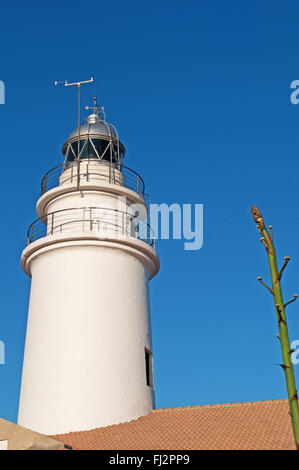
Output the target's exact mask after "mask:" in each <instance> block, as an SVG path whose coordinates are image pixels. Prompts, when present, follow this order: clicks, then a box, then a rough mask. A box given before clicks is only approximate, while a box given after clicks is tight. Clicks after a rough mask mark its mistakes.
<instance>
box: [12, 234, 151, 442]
mask: <svg viewBox="0 0 299 470" xmlns="http://www.w3.org/2000/svg"><path fill="white" fill-rule="evenodd" d="M56 247H57V248H56ZM31 273H32V285H31V294H30V306H29V314H28V327H27V335H26V347H25V356H24V365H23V378H22V386H21V396H20V407H19V419H18V424H20V425H22V426H25V427H27V428H29V429H32V430H34V431H38V432H41V433H45V434H57V433H65V432H70V431H76V430H86V429H92V428H95V427H100V426H106V425H110V424H115V423H119V422H123V421H129V420H132V419H135V418H137V417H139V416H142V415H144V414H146V413H147V412H149V411H150V410H151V409H152V407H153V406H154V395H153V390H152V389H151V388H150V387H148V386H147V385H146V376H145V356H144V348H145V347H147V348H148V349H150V350H151V349H152V344H151V327H150V314H149V298H148V283H147V272H146V270H145V268H144V265H143V263H142V262H141V261H139V260H138V259H137V258H135V257H134V256H133V255H131V254H128V253H125V252H124V251H122V250H121V249H113V248H105V247H103V246H80V244H78V245H76V242H70V244H69V245H68V246H65V245H64V246H63V247H61V248H59V244H57V245H55V246H54V249H53V246H52V247H51V250H49V251H47V250H45V251H44V252H42V253H41V254H39V255H36V254H35V257H34V260H33V261H32V264H31Z"/></svg>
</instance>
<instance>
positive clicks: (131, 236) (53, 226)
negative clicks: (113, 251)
mask: <svg viewBox="0 0 299 470" xmlns="http://www.w3.org/2000/svg"><path fill="white" fill-rule="evenodd" d="M138 216H139V214H138V213H132V212H125V211H120V210H116V209H113V208H111V207H107V208H105V207H80V208H70V209H63V210H59V211H56V212H52V213H47V214H45V215H44V216H42V217H40V218H39V219H37V220H35V221H34V222H33V223H32V224H31V225H30V227H29V229H28V232H27V245H30V244H32V243H34V242H36V241H37V240H40V239H42V238H45V241H47V243H49V244H51V243H55V242H59V241H62V240H71V239H76V238H97V239H100V240H120V241H123V242H126V240H139V241H142V242H145V243H146V244H147V245H149V246H150V247H151V248H153V249H154V248H155V236H154V233H153V231H152V229H151V227H150V225H149V224H148V223H147V222H146V221H144V220H139V218H138ZM46 239H47V240H46Z"/></svg>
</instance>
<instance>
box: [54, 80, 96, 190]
mask: <svg viewBox="0 0 299 470" xmlns="http://www.w3.org/2000/svg"><path fill="white" fill-rule="evenodd" d="M93 81H94V78H93V76H91V77H90V80H84V81H82V82H72V83H69V82H68V81H67V80H62V81H60V82H58V81H56V82H54V85H55V86H57V85H60V84H61V83H63V84H64V86H77V88H78V132H79V138H78V155H77V160H78V175H77V185H78V189H79V186H80V147H81V145H80V121H81V85H84V84H85V83H92V82H93Z"/></svg>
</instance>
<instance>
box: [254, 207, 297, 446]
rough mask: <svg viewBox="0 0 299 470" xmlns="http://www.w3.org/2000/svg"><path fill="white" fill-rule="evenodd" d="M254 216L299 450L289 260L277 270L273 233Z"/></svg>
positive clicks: (260, 219) (261, 220)
mask: <svg viewBox="0 0 299 470" xmlns="http://www.w3.org/2000/svg"><path fill="white" fill-rule="evenodd" d="M254 209H255V208H254ZM252 214H253V217H254V220H255V221H257V222H258V229H259V231H260V233H261V235H262V237H263V238H264V239H265V246H266V251H267V255H268V261H269V267H270V272H271V280H272V295H273V299H274V305H275V310H276V317H277V322H278V328H279V335H280V344H281V352H282V358H283V364H281V366H282V368H283V371H284V374H285V379H286V385H287V392H288V400H289V406H290V415H291V419H292V426H293V432H294V438H295V443H296V447H297V449H298V450H299V406H298V397H297V390H296V383H295V374H294V367H293V364H292V360H291V353H292V351H291V347H290V341H289V334H288V327H287V320H286V314H285V306H284V302H283V297H282V292H281V285H280V278H281V274H282V271H283V270H284V268H285V266H286V264H287V262H288V260H289V258H285V259H286V260H287V261H286V263H285V265H284V266H283V269H282V270H281V271H280V272H279V271H278V268H277V260H276V253H275V248H274V243H273V236H272V233H271V236H270V235H269V233H268V230H267V228H266V226H265V224H264V221H263V218H262V216H261V214H260V213H259V211H258V214H257V215H256V213H255V212H254V210H252ZM258 216H259V217H258ZM271 232H272V227H271Z"/></svg>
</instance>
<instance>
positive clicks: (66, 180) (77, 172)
mask: <svg viewBox="0 0 299 470" xmlns="http://www.w3.org/2000/svg"><path fill="white" fill-rule="evenodd" d="M102 183H104V184H105V183H108V184H109V185H118V186H122V187H124V188H127V189H130V190H131V191H134V192H135V193H137V194H138V195H139V196H140V197H141V198H142V199H143V200H144V201H145V203H147V201H148V195H147V194H145V185H144V181H143V179H142V177H141V176H140V175H138V173H136V171H134V170H132V169H131V168H128V167H127V166H125V165H122V164H118V163H114V162H111V161H107V160H98V159H95V158H88V159H82V160H80V163H78V161H71V162H69V161H66V162H65V163H62V164H61V165H57V166H56V167H54V168H52V169H51V170H50V171H48V172H47V173H46V174H45V176H44V177H43V179H42V183H41V194H42V195H43V194H45V193H46V192H47V191H50V190H51V189H54V188H57V187H58V186H62V187H64V188H68V189H70V190H74V191H75V190H77V189H78V185H79V188H80V187H82V186H84V187H86V188H88V187H92V186H102Z"/></svg>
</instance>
